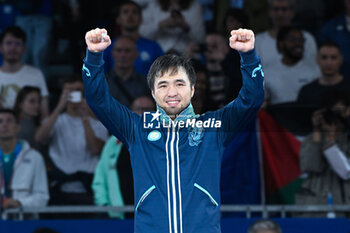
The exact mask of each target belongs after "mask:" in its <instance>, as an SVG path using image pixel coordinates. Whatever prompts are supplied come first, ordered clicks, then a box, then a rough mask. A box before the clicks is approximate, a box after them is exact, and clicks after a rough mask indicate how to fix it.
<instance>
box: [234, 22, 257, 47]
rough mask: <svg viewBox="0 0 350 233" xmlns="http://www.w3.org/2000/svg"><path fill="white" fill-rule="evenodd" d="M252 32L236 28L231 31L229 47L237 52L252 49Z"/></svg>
mask: <svg viewBox="0 0 350 233" xmlns="http://www.w3.org/2000/svg"><path fill="white" fill-rule="evenodd" d="M254 44H255V37H254V32H253V31H252V30H248V29H241V28H240V29H238V30H232V31H231V37H230V47H231V48H233V49H235V50H237V51H239V52H248V51H250V50H253V49H254Z"/></svg>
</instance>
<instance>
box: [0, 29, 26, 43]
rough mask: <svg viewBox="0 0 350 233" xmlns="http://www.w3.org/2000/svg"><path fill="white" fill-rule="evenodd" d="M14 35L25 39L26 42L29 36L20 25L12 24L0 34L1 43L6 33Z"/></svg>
mask: <svg viewBox="0 0 350 233" xmlns="http://www.w3.org/2000/svg"><path fill="white" fill-rule="evenodd" d="M8 34H10V35H12V36H14V37H16V38H18V39H21V40H22V41H23V43H26V40H27V36H26V33H25V32H24V31H23V30H22V28H20V27H18V26H10V27H7V28H5V29H4V30H3V31H2V32H1V34H0V44H2V42H3V40H4V38H5V36H6V35H8Z"/></svg>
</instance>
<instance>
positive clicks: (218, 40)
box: [204, 34, 229, 61]
mask: <svg viewBox="0 0 350 233" xmlns="http://www.w3.org/2000/svg"><path fill="white" fill-rule="evenodd" d="M205 45H206V47H207V50H206V51H205V53H204V55H205V57H206V59H207V60H208V61H221V60H223V59H224V58H225V56H226V54H227V53H228V52H229V47H228V45H227V43H226V40H225V38H224V37H222V36H221V35H218V34H209V35H207V36H206V37H205Z"/></svg>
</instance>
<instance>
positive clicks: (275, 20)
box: [256, 0, 317, 69]
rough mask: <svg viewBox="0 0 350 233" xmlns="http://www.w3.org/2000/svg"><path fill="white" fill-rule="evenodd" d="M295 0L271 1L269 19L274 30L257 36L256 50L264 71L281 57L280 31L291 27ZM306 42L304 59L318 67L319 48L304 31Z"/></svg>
mask: <svg viewBox="0 0 350 233" xmlns="http://www.w3.org/2000/svg"><path fill="white" fill-rule="evenodd" d="M293 2H294V1H293V0H269V17H270V19H271V23H272V28H271V29H270V30H268V31H265V32H262V33H259V34H258V35H257V36H256V48H257V51H258V53H259V55H260V58H261V64H262V66H263V67H264V69H267V68H268V66H270V65H274V64H275V63H276V62H278V61H279V60H280V59H281V57H282V54H281V51H279V50H278V49H277V47H278V46H277V43H276V39H277V34H278V31H279V30H280V29H281V28H282V27H285V26H290V25H291V23H292V19H293V17H294V5H293ZM302 34H303V37H304V40H305V46H304V47H305V49H304V52H303V57H304V59H305V61H307V62H308V63H309V65H311V66H313V65H316V61H315V58H316V53H317V46H316V42H315V39H314V38H313V36H312V35H311V34H310V33H308V32H306V31H304V30H303V31H302Z"/></svg>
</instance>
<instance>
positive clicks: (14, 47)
mask: <svg viewBox="0 0 350 233" xmlns="http://www.w3.org/2000/svg"><path fill="white" fill-rule="evenodd" d="M0 49H1V53H2V56H3V59H4V61H7V62H9V63H15V62H18V61H20V60H21V59H22V57H23V55H24V52H25V44H24V42H23V40H22V39H20V38H17V37H14V36H13V35H11V34H7V35H6V36H5V37H4V40H3V42H2V44H1V45H0Z"/></svg>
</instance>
